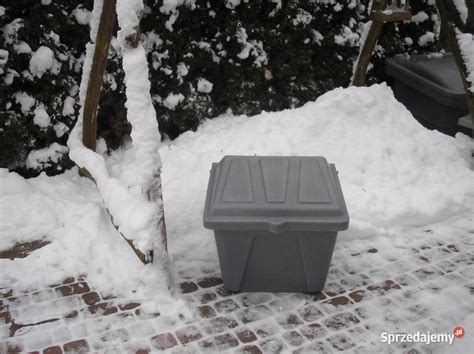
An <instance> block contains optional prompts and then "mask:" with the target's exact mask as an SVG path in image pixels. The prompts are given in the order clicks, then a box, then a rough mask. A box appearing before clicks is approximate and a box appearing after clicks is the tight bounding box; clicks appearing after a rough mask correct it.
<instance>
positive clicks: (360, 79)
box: [352, 0, 387, 86]
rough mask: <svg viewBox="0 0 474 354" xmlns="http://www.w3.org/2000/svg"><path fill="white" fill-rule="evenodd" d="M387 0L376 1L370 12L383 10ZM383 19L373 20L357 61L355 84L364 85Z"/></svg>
mask: <svg viewBox="0 0 474 354" xmlns="http://www.w3.org/2000/svg"><path fill="white" fill-rule="evenodd" d="M386 3H387V0H380V1H374V3H373V5H372V9H370V13H371V14H372V13H374V12H377V11H381V10H382V9H383V8H385V5H386ZM382 27H383V21H372V23H371V25H370V29H369V33H368V34H367V37H366V39H365V42H364V45H363V46H362V48H361V50H360V53H359V58H358V61H357V67H356V69H355V71H354V77H353V79H352V85H354V86H364V84H365V75H366V73H367V68H368V66H369V63H370V58H371V57H372V52H373V51H374V48H375V45H376V44H377V41H378V39H379V37H380V33H382Z"/></svg>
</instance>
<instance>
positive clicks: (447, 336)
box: [380, 326, 465, 344]
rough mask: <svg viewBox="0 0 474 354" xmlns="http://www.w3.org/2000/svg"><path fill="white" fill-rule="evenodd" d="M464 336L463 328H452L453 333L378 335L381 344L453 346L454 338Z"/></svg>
mask: <svg viewBox="0 0 474 354" xmlns="http://www.w3.org/2000/svg"><path fill="white" fill-rule="evenodd" d="M464 334H465V331H464V328H463V327H461V326H458V327H456V328H454V330H453V333H431V332H430V331H427V332H416V333H388V332H382V333H381V334H380V341H381V342H382V343H387V344H392V343H424V344H431V343H449V344H453V342H454V338H455V337H456V338H462V337H463V336H464Z"/></svg>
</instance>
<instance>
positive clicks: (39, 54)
mask: <svg viewBox="0 0 474 354" xmlns="http://www.w3.org/2000/svg"><path fill="white" fill-rule="evenodd" d="M53 67H54V53H53V51H52V50H51V49H50V48H48V47H45V46H41V47H39V48H38V50H37V51H36V52H34V53H33V55H32V56H31V59H30V67H29V69H30V71H31V73H32V74H33V75H34V76H37V77H38V78H41V77H42V76H43V74H44V73H46V72H47V71H51V69H53Z"/></svg>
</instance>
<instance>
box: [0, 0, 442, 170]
mask: <svg viewBox="0 0 474 354" xmlns="http://www.w3.org/2000/svg"><path fill="white" fill-rule="evenodd" d="M368 3H369V1H360V0H346V1H335V0H301V1H295V0H252V1H239V0H226V1H223V0H180V1H163V0H149V1H147V4H146V7H145V11H144V14H143V18H142V24H141V31H142V40H143V43H144V45H145V47H146V50H147V53H148V60H149V64H150V66H149V68H150V80H151V83H152V97H153V100H154V105H155V109H156V112H157V119H158V120H159V125H160V130H161V132H162V133H163V134H165V135H167V136H168V137H169V138H171V139H174V138H176V137H177V136H178V135H179V134H181V133H183V132H185V131H187V130H195V129H197V127H198V126H199V123H200V122H201V121H202V120H203V119H206V118H212V117H215V116H217V115H219V114H222V113H224V112H226V111H228V110H231V111H232V112H233V113H234V114H248V115H252V114H256V113H259V112H261V111H262V110H265V111H276V110H281V109H285V108H291V107H297V106H300V105H302V104H304V103H305V102H307V101H311V100H314V99H316V98H317V97H318V96H320V95H321V94H323V93H325V92H327V91H329V90H331V89H333V88H335V87H339V86H347V85H348V84H349V82H350V78H351V76H352V70H353V62H354V61H355V60H356V58H357V55H358V51H359V45H360V43H359V38H360V35H361V32H362V28H363V26H362V25H363V24H364V23H365V22H367V21H368V8H367V7H368ZM91 8H92V0H82V1H73V0H64V1H54V0H53V1H51V0H42V1H41V2H33V3H32V2H31V1H27V0H16V1H14V2H13V1H12V2H9V3H8V4H6V5H2V6H1V7H0V28H2V36H0V149H1V150H0V151H1V152H0V167H7V168H9V169H13V170H16V171H19V172H21V173H22V174H24V175H34V174H37V173H39V172H40V171H46V172H47V173H57V172H61V171H62V170H63V169H64V168H67V167H69V166H71V161H69V159H68V158H67V150H66V149H65V148H64V146H65V145H66V141H67V137H68V133H69V131H70V129H71V127H72V126H73V124H74V122H75V118H76V116H77V113H78V106H77V103H78V87H79V83H80V75H81V64H82V61H83V58H84V48H85V43H86V41H87V40H88V38H89V29H88V26H87V16H88V11H89V10H91ZM412 9H413V11H412V12H413V14H414V15H415V16H414V21H412V22H410V23H401V24H387V25H386V26H385V27H384V32H383V34H382V37H381V39H380V41H379V43H378V46H377V47H376V51H375V54H374V58H373V60H372V64H373V67H371V69H370V71H369V73H368V83H374V82H380V81H382V80H384V79H385V75H384V64H383V63H384V59H385V57H387V56H391V55H394V54H398V53H412V52H430V51H434V50H436V49H437V43H436V38H435V37H436V36H435V33H436V27H437V23H438V21H437V14H436V11H435V8H434V3H433V2H432V1H431V0H422V1H416V2H413V4H412ZM42 47H46V48H47V49H44V48H43V49H41V50H40V48H42ZM38 51H40V54H42V55H43V57H44V58H46V59H47V58H48V56H49V58H50V59H51V57H52V65H50V66H48V65H46V66H45V67H41V65H39V66H38V65H35V60H33V64H32V58H33V57H34V54H35V53H37V52H38ZM51 53H52V55H51ZM44 58H43V59H44ZM120 60H121V59H120V52H119V47H118V45H117V42H116V39H115V38H114V39H113V40H112V45H111V48H110V52H109V61H108V64H107V73H106V75H105V77H104V87H103V90H102V94H101V99H100V110H99V115H98V121H99V126H98V135H99V137H102V138H104V139H105V141H106V143H107V147H108V148H109V149H115V148H117V147H118V146H120V144H121V142H122V140H123V138H124V137H126V136H127V135H128V133H129V132H130V126H129V124H128V123H127V122H126V119H125V117H126V109H125V106H124V103H125V100H126V98H125V96H124V86H123V70H122V68H121V61H120ZM50 62H51V61H50ZM41 63H42V61H41V60H40V61H39V64H41ZM43 66H44V65H43ZM43 111H44V112H45V113H47V116H46V115H45V114H44V112H43ZM42 149H49V150H42ZM48 157H49V159H48ZM35 161H36V162H35Z"/></svg>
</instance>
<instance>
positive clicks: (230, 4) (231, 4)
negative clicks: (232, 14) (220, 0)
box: [225, 0, 241, 9]
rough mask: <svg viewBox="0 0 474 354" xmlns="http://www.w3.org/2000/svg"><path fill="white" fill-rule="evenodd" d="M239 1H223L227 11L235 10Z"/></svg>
mask: <svg viewBox="0 0 474 354" xmlns="http://www.w3.org/2000/svg"><path fill="white" fill-rule="evenodd" d="M240 1H241V0H225V6H226V7H227V8H229V9H235V8H236V7H237V6H239V5H240Z"/></svg>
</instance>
